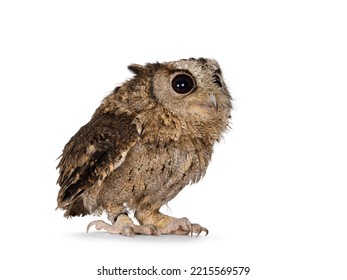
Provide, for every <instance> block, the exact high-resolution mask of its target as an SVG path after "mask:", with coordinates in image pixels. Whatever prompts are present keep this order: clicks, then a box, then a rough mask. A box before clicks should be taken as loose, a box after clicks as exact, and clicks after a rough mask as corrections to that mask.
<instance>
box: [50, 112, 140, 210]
mask: <svg viewBox="0 0 347 280" xmlns="http://www.w3.org/2000/svg"><path fill="white" fill-rule="evenodd" d="M138 139H139V134H138V132H137V129H136V125H135V124H133V122H132V118H131V117H129V116H128V115H127V114H121V115H116V114H114V113H106V114H100V115H96V116H93V118H92V119H91V120H90V122H89V123H87V124H86V125H84V126H83V127H81V128H80V130H79V131H78V132H77V133H76V135H74V136H73V137H72V138H71V139H70V141H69V142H68V143H67V144H66V146H65V148H64V150H63V153H62V155H61V159H60V162H59V164H58V166H57V168H58V169H59V173H60V174H59V178H58V181H57V183H58V184H59V185H60V187H61V188H60V191H59V194H58V208H62V209H66V208H67V207H68V205H69V204H70V203H72V202H73V201H75V200H76V199H77V198H78V197H79V196H80V195H81V194H82V193H83V192H84V191H85V190H87V189H89V188H94V187H95V186H100V184H101V183H102V182H103V181H104V180H105V178H106V177H107V176H108V175H109V174H110V173H111V172H113V171H114V170H115V169H117V168H118V167H119V166H120V165H121V164H122V163H123V161H124V160H125V158H126V155H127V153H128V151H129V150H130V149H131V147H132V146H133V145H134V144H135V143H136V142H137V141H138Z"/></svg>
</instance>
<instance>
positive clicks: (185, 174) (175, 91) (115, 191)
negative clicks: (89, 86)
mask: <svg viewBox="0 0 347 280" xmlns="http://www.w3.org/2000/svg"><path fill="white" fill-rule="evenodd" d="M128 69H129V70H130V71H132V72H133V74H134V76H133V78H131V79H130V80H128V81H126V82H124V83H123V84H122V85H121V86H119V87H116V88H115V89H114V90H113V92H112V93H111V94H109V95H108V96H107V97H106V98H105V99H104V100H103V101H102V103H101V105H100V106H99V107H98V108H97V109H96V111H95V112H94V114H93V115H92V117H91V120H90V121H89V122H88V123H87V124H86V125H84V126H82V127H81V128H80V129H79V131H78V132H77V133H76V134H75V135H74V136H73V137H72V138H71V139H70V141H69V142H68V143H67V144H66V145H65V147H64V149H63V152H62V155H61V156H60V161H59V164H58V166H57V169H59V178H58V181H57V184H59V186H60V190H59V193H58V198H57V202H58V207H57V208H60V209H62V210H65V216H66V217H72V216H84V215H89V214H101V213H103V212H106V213H107V218H108V220H109V221H110V223H106V222H104V221H102V220H96V221H93V222H91V223H90V224H89V225H88V227H87V232H88V230H89V229H90V228H91V227H92V226H95V228H96V229H97V230H101V229H104V230H106V231H107V232H109V233H114V234H121V235H125V236H134V235H135V234H146V235H162V234H177V235H188V234H190V235H196V236H198V235H199V234H200V233H201V232H204V233H205V234H208V230H207V229H206V228H205V227H203V226H200V225H199V224H196V223H191V222H190V221H189V220H188V219H187V218H175V217H171V216H167V215H164V214H163V213H161V212H160V208H161V206H162V205H164V204H167V203H168V202H169V201H170V200H172V199H173V198H174V197H175V196H176V195H177V194H178V193H179V192H180V191H181V190H182V189H183V188H184V187H185V186H187V185H189V184H192V183H196V182H198V181H199V180H200V179H201V178H202V177H203V176H204V174H205V172H206V169H207V166H208V164H209V162H210V160H211V155H212V152H213V146H214V144H215V143H216V142H218V141H219V140H220V139H221V137H222V135H223V133H224V132H225V131H227V130H228V127H229V119H230V113H231V108H232V105H231V96H230V94H229V92H228V89H227V87H226V85H225V83H224V81H223V77H222V71H221V69H220V67H219V65H218V63H217V61H215V60H212V59H205V58H198V59H195V58H190V59H181V60H178V61H173V62H164V63H149V64H146V65H144V66H142V65H138V64H132V65H130V66H129V67H128ZM129 211H132V213H133V216H134V219H136V220H137V221H138V223H134V221H133V219H132V218H131V217H129V216H128V213H129Z"/></svg>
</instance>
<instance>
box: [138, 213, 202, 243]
mask: <svg viewBox="0 0 347 280" xmlns="http://www.w3.org/2000/svg"><path fill="white" fill-rule="evenodd" d="M135 216H136V218H137V219H138V221H139V222H140V224H141V225H143V224H144V225H145V224H147V225H148V224H151V225H153V226H155V227H156V228H157V229H158V233H159V234H175V235H187V234H190V235H191V236H193V234H196V237H198V236H199V235H200V233H201V232H205V233H206V235H207V234H208V230H207V229H206V228H204V227H202V226H200V225H199V224H193V223H191V222H190V221H189V220H188V219H187V218H174V217H170V216H167V215H164V214H162V213H160V212H159V211H156V212H147V213H146V212H144V213H135Z"/></svg>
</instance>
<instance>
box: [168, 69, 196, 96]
mask: <svg viewBox="0 0 347 280" xmlns="http://www.w3.org/2000/svg"><path fill="white" fill-rule="evenodd" d="M172 88H173V90H174V91H175V92H177V93H178V94H186V93H188V92H191V91H192V90H193V89H194V88H195V83H194V80H193V78H192V77H191V76H189V75H188V74H178V75H177V76H176V77H174V78H173V80H172Z"/></svg>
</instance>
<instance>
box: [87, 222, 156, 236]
mask: <svg viewBox="0 0 347 280" xmlns="http://www.w3.org/2000/svg"><path fill="white" fill-rule="evenodd" d="M92 226H95V228H96V230H101V229H104V230H106V231H107V232H108V233H112V234H121V235H125V236H129V237H133V236H134V235H135V234H144V235H156V236H158V235H160V233H159V231H158V229H157V228H156V227H155V226H153V225H141V226H138V225H134V224H119V225H117V224H115V225H110V224H108V223H105V222H104V221H101V220H98V221H93V222H91V223H89V225H88V226H87V233H88V232H89V229H90V228H91V227H92Z"/></svg>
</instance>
